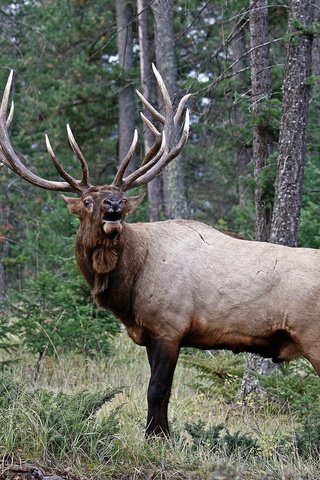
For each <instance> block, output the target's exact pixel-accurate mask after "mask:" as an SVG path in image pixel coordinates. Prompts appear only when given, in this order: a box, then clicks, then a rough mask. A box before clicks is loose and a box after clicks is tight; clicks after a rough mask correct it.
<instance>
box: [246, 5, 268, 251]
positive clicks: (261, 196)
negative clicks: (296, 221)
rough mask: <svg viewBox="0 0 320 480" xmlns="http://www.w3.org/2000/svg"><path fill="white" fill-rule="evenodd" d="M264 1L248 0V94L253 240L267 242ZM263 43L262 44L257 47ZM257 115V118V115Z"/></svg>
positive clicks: (266, 7)
mask: <svg viewBox="0 0 320 480" xmlns="http://www.w3.org/2000/svg"><path fill="white" fill-rule="evenodd" d="M268 42H269V26H268V0H251V1H250V47H251V96H252V112H253V115H254V116H255V122H256V124H255V127H254V137H253V165H254V179H255V210H256V222H255V227H256V240H258V241H264V242H265V241H268V240H269V236H270V223H271V213H272V212H271V207H270V206H268V205H266V203H265V195H266V189H265V186H264V184H263V180H262V179H261V174H262V173H263V171H264V169H265V168H266V167H267V165H268V159H269V156H270V154H271V153H272V149H273V138H272V135H271V133H270V129H269V127H268V125H267V124H266V122H265V118H264V119H263V120H262V119H261V116H262V115H263V113H264V111H265V110H266V109H267V108H268V104H269V100H270V97H271V94H272V89H271V76H270V66H271V61H270V45H269V43H268ZM261 45H263V46H261ZM259 117H260V118H259Z"/></svg>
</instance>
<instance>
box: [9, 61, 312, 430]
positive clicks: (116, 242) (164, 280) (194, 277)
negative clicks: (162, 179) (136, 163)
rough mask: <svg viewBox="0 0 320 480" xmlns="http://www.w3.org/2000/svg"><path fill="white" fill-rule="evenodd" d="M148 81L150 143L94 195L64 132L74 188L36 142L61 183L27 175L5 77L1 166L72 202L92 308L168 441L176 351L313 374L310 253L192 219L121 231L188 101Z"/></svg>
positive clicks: (172, 146)
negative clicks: (132, 364) (251, 357)
mask: <svg viewBox="0 0 320 480" xmlns="http://www.w3.org/2000/svg"><path fill="white" fill-rule="evenodd" d="M154 73H155V75H156V78H157V82H158V85H159V90H160V93H161V97H162V101H163V106H164V114H160V113H159V112H158V111H157V110H155V109H154V107H153V106H152V105H151V104H150V103H149V102H148V101H147V100H146V99H145V98H144V97H143V96H142V95H141V94H140V93H139V92H138V95H139V97H140V99H141V100H142V102H143V104H144V105H145V106H146V108H147V109H148V110H149V111H150V113H151V114H152V115H153V117H154V118H155V119H156V120H157V121H158V123H159V124H161V125H162V127H161V129H158V128H156V127H155V126H154V125H153V123H151V122H150V121H149V120H148V119H147V118H145V117H144V116H143V115H142V118H143V121H144V123H145V125H146V126H147V127H148V128H149V129H150V130H151V131H152V133H153V135H154V137H155V141H154V145H153V147H152V148H151V149H150V151H149V152H148V153H147V154H146V156H145V159H144V161H143V163H142V165H141V167H140V168H138V169H137V170H136V171H134V172H133V173H131V174H129V175H127V176H125V171H126V167H127V165H128V163H129V161H130V159H131V157H132V155H133V153H134V151H135V147H136V144H137V133H135V135H134V139H133V142H132V145H131V147H130V149H129V151H128V154H127V155H126V157H125V158H124V159H123V161H122V163H121V165H120V167H119V169H118V171H117V173H116V175H115V178H114V180H113V182H112V183H111V185H102V186H93V185H92V184H91V183H90V177H89V169H88V165H87V162H86V160H85V158H84V156H83V154H82V152H81V150H80V148H79V146H78V145H77V143H76V141H75V139H74V137H73V134H72V132H71V130H70V127H69V126H67V130H68V139H69V144H70V146H71V149H72V151H73V154H74V155H75V157H76V158H77V159H78V160H79V162H80V164H81V167H82V178H81V180H77V179H75V178H73V177H72V176H71V175H69V174H68V173H67V172H66V171H65V170H64V169H63V167H62V166H61V164H60V163H59V162H58V160H57V158H56V155H55V153H54V151H53V149H52V148H51V145H50V143H49V139H48V137H47V136H46V144H47V149H48V153H49V155H50V157H51V159H52V161H53V163H54V165H55V167H56V169H57V171H58V173H59V174H60V176H61V177H62V178H63V180H64V181H48V180H45V179H43V178H41V177H38V176H37V175H35V174H34V173H33V172H32V171H30V170H29V169H28V168H26V166H25V165H24V164H23V163H22V162H21V160H20V159H19V157H18V155H17V154H16V153H15V151H14V149H13V147H12V145H11V142H10V139H9V134H8V127H9V124H10V122H11V119H12V115H13V108H11V110H10V113H9V115H8V117H7V111H8V101H9V95H10V89H11V83H12V72H11V74H10V76H9V79H8V82H7V86H6V88H5V91H4V95H3V99H2V104H1V108H0V146H1V150H0V159H1V161H2V162H3V163H4V164H5V165H6V166H7V167H9V168H10V169H11V170H13V171H14V172H16V173H17V174H18V175H20V176H21V177H23V178H24V179H25V180H27V181H28V182H31V183H32V184H34V185H37V186H39V187H42V188H45V189H49V190H58V191H62V192H73V193H76V194H77V195H78V197H79V198H70V197H65V196H64V197H63V199H64V201H65V202H66V204H67V207H68V209H69V210H70V212H71V213H73V214H75V215H77V216H78V217H79V219H80V225H79V229H78V232H77V234H76V239H75V254H76V259H77V262H78V265H79V268H80V270H81V272H82V274H83V276H84V277H85V279H86V281H87V282H88V284H89V285H90V287H91V289H92V293H93V297H94V299H95V301H96V302H97V304H98V305H99V306H100V307H102V308H104V309H109V310H111V311H112V312H113V313H114V314H115V315H116V316H117V317H118V318H119V319H120V320H121V321H122V322H123V324H124V325H125V327H126V329H127V332H128V334H129V336H130V337H131V338H132V340H133V341H134V342H135V343H136V344H138V345H142V346H145V347H146V350H147V355H148V360H149V363H150V367H151V378H150V383H149V387H148V395H147V398H148V418H147V427H146V434H147V435H165V436H169V427H168V418H167V417H168V416H167V410H168V402H169V397H170V391H171V385H172V380H173V375H174V370H175V367H176V363H177V360H178V356H179V351H180V348H181V347H196V348H200V349H230V350H232V351H233V352H235V353H237V352H242V351H246V352H256V353H259V354H260V355H262V356H263V357H271V358H272V359H273V360H274V361H275V362H282V361H286V360H291V359H293V358H296V357H299V356H303V357H305V358H307V359H308V360H309V361H310V362H311V364H312V365H313V367H314V368H315V370H316V372H317V373H318V374H320V252H319V251H317V250H313V249H305V248H299V249H297V248H290V247H285V246H280V245H274V244H270V243H260V242H252V241H246V240H239V239H235V238H231V237H229V236H226V235H223V234H222V233H220V232H218V231H216V230H214V229H213V228H211V227H209V226H207V225H205V224H203V223H199V222H196V221H189V220H188V221H187V220H172V221H163V222H155V223H137V224H127V223H126V222H125V218H126V217H127V215H130V214H131V213H132V212H133V211H134V210H135V209H136V208H137V207H138V205H139V204H140V202H141V201H142V199H143V195H142V196H138V197H137V196H134V197H133V196H127V192H128V191H129V190H130V189H132V188H134V187H137V186H141V185H145V184H147V183H148V182H149V181H150V180H152V179H153V178H154V177H155V176H156V175H157V174H158V173H159V172H160V171H161V170H162V169H163V168H164V167H165V166H166V165H167V164H168V163H169V162H171V161H172V160H173V159H174V158H175V157H176V156H177V155H178V154H179V153H180V151H181V150H182V148H183V146H184V145H185V143H186V141H187V137H188V130H189V120H188V118H189V116H188V110H186V113H185V114H184V111H185V105H186V101H187V99H188V95H186V96H184V97H183V98H182V99H181V101H180V103H179V105H178V108H177V110H176V112H174V109H173V106H172V103H171V101H170V98H169V95H168V92H167V89H166V87H165V85H164V83H163V80H162V78H161V76H160V74H159V72H158V71H157V70H156V69H155V68H154ZM159 130H160V131H159Z"/></svg>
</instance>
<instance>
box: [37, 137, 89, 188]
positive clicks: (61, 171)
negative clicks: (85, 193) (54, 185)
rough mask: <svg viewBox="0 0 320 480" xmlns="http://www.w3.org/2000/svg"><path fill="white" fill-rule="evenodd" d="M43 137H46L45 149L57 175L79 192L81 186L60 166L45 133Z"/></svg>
mask: <svg viewBox="0 0 320 480" xmlns="http://www.w3.org/2000/svg"><path fill="white" fill-rule="evenodd" d="M45 139H46V147H47V150H48V153H49V155H50V157H51V160H52V163H53V165H54V166H55V168H56V170H57V172H58V173H59V175H60V176H61V177H62V178H64V179H65V180H66V181H67V182H68V183H69V184H70V185H72V186H73V187H74V189H75V190H77V191H78V192H79V193H81V192H82V188H81V187H80V184H79V182H78V181H77V180H76V179H75V178H73V177H72V176H71V175H69V173H67V172H66V171H65V169H64V168H63V167H62V165H61V164H60V162H58V160H57V157H56V154H55V153H54V151H53V149H52V147H51V144H50V140H49V137H48V135H47V134H45Z"/></svg>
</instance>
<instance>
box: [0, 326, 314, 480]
mask: <svg viewBox="0 0 320 480" xmlns="http://www.w3.org/2000/svg"><path fill="white" fill-rule="evenodd" d="M187 357H188V356H187ZM194 358H195V359H196V361H195V364H196V365H199V364H201V365H203V359H205V358H206V356H205V354H204V353H202V352H200V353H198V354H195V357H194ZM238 358H240V361H241V357H235V356H232V355H231V354H220V355H219V356H218V358H217V359H215V358H213V359H212V362H213V364H214V362H216V363H215V365H218V366H219V382H220V383H219V389H218V388H213V389H210V385H212V383H214V380H213V379H214V377H212V376H211V377H210V368H209V370H208V371H206V375H204V373H203V369H202V370H201V374H200V373H199V370H197V368H195V367H192V366H191V365H190V361H184V359H182V361H181V362H179V365H178V368H177V371H176V375H175V381H174V388H173V392H172V397H171V401H170V409H169V415H170V421H171V425H172V432H173V442H167V441H159V440H152V441H145V440H144V425H145V419H146V389H147V384H148V379H149V366H148V362H147V360H146V355H145V352H144V349H142V348H141V347H137V346H135V345H134V344H133V343H132V342H131V341H130V340H129V339H128V338H127V337H126V336H125V335H124V334H121V335H119V336H118V337H117V338H115V340H114V353H113V355H112V356H110V357H108V358H104V359H89V358H84V357H81V356H79V355H71V354H70V355H61V356H59V357H58V358H56V359H53V358H50V357H47V358H46V359H45V361H44V362H43V365H42V369H41V371H40V374H39V375H38V377H37V380H36V381H35V380H34V375H35V363H36V362H35V360H34V358H32V357H30V356H24V355H22V356H21V359H20V361H19V362H17V363H15V364H14V365H11V367H10V370H7V371H6V372H5V374H4V375H3V377H2V380H1V381H0V454H1V456H4V455H10V456H13V457H15V458H16V459H21V460H22V461H28V462H33V461H37V462H39V463H40V464H42V465H48V466H59V468H60V470H61V469H62V470H63V469H67V471H68V472H72V474H74V475H75V476H76V477H75V478H81V479H92V480H97V479H99V480H100V479H109V478H110V479H115V480H116V479H119V480H120V479H132V480H133V479H137V480H138V479H141V480H142V479H144V480H145V479H154V480H158V479H159V480H160V479H161V480H163V479H170V480H173V479H188V480H197V479H199V480H200V479H201V480H204V479H208V480H209V479H210V480H211V479H212V480H213V479H216V480H224V479H233V480H236V479H248V480H249V479H250V480H251V479H252V480H253V479H256V480H258V479H259V480H260V479H261V480H262V479H264V480H273V479H283V480H319V472H320V460H319V455H318V453H316V454H315V453H314V452H313V451H312V448H313V447H312V441H313V438H316V436H317V435H319V432H320V427H319V430H317V431H315V433H313V435H314V437H310V438H309V439H306V433H308V432H309V430H308V432H306V431H305V430H304V431H303V415H300V414H299V412H298V411H297V410H294V412H292V411H290V408H289V405H288V404H287V403H286V402H284V401H282V402H279V403H274V402H269V401H268V400H266V399H264V400H263V401H260V402H258V403H257V402H255V401H252V402H251V403H249V405H246V406H244V405H241V404H240V403H238V402H237V398H236V395H234V394H233V393H232V392H235V391H236V388H235V385H237V382H238V380H239V378H238V377H237V374H236V373H234V375H223V374H222V373H221V369H224V370H225V371H231V372H237V371H238V370H239V371H241V368H240V369H239V365H237V362H238V360H237V359H238ZM209 362H211V360H209V358H208V360H207V363H208V364H209ZM191 363H192V362H191ZM209 365H210V364H209ZM216 371H217V367H216V366H215V367H214V368H213V372H216ZM215 374H216V373H214V375H215ZM224 377H225V380H224V381H223V382H221V378H224ZM302 381H306V380H305V379H302ZM312 381H313V382H314V379H312ZM1 385H2V390H1ZM317 385H318V387H319V386H320V382H319V383H318V384H317ZM212 392H213V393H214V395H213V394H212ZM232 397H233V398H232ZM1 402H2V403H1ZM318 411H319V410H318ZM308 428H310V426H309V427H308ZM299 429H300V430H299ZM301 429H302V430H301ZM299 431H302V433H303V435H304V436H303V435H302V434H299ZM299 442H300V443H299ZM301 442H304V443H303V446H304V448H302V449H301V448H300V446H299V445H300V444H301ZM306 442H310V448H309V443H306ZM318 448H319V445H318ZM0 471H1V470H0Z"/></svg>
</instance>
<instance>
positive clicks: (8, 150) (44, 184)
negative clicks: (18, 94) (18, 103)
mask: <svg viewBox="0 0 320 480" xmlns="http://www.w3.org/2000/svg"><path fill="white" fill-rule="evenodd" d="M12 79H13V71H12V70H11V72H10V74H9V77H8V80H7V84H6V87H5V89H4V93H3V97H2V101H1V105H0V158H1V161H2V162H3V163H4V164H5V165H6V166H7V167H9V168H10V169H11V170H13V171H14V172H15V173H17V174H18V175H20V176H21V177H22V178H24V179H25V180H27V181H28V182H30V183H32V184H33V185H37V186H38V187H41V188H45V189H47V190H57V191H60V192H75V193H78V194H79V185H77V187H76V186H75V185H74V184H70V183H67V182H55V181H50V180H46V179H44V178H41V177H38V175H36V174H34V173H33V172H32V171H31V170H29V169H28V168H27V167H26V166H25V165H24V164H23V163H22V162H21V160H20V158H19V157H18V155H17V154H16V153H15V151H14V149H13V147H12V145H11V141H10V137H9V133H8V128H9V126H10V124H11V121H12V116H13V108H14V107H13V106H11V109H10V113H9V115H8V118H6V114H7V110H8V103H9V97H10V91H11V86H12ZM51 150H52V149H51Z"/></svg>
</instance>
